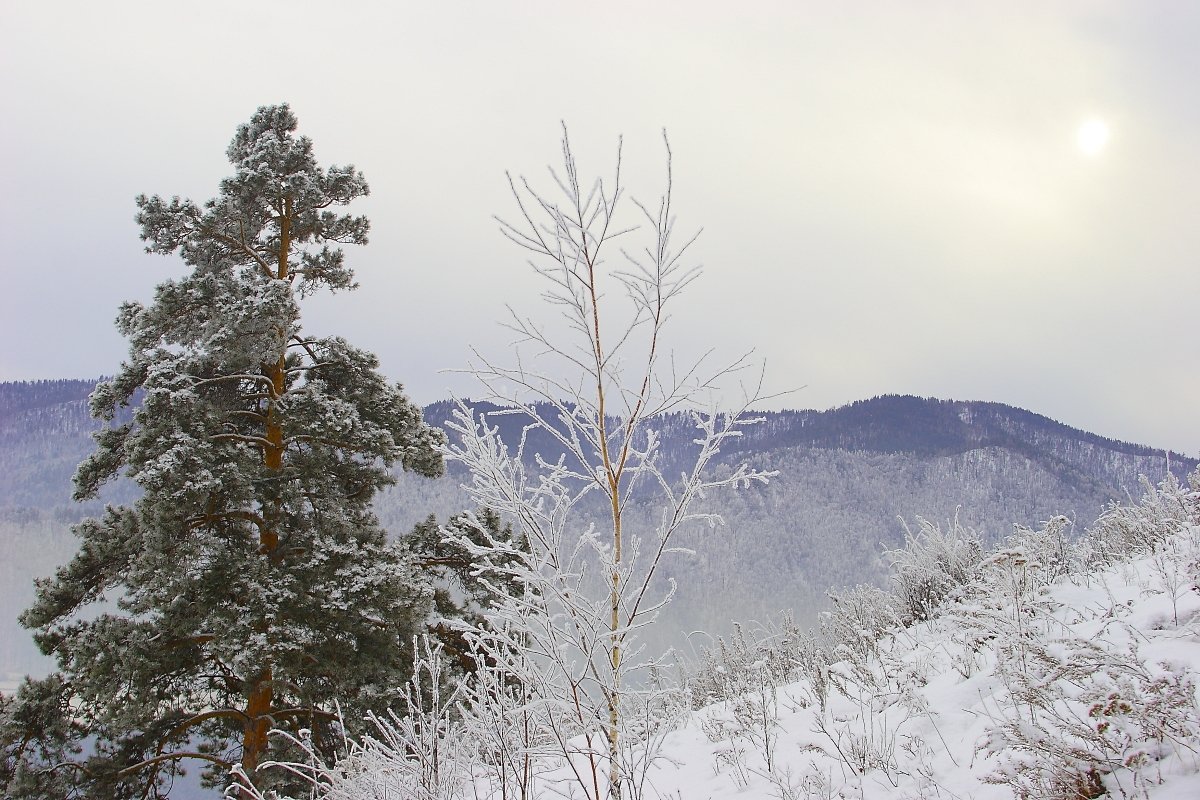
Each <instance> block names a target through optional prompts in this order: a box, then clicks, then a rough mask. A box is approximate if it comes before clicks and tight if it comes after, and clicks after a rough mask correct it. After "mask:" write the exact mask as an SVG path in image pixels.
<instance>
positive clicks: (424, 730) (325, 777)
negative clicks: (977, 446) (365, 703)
mask: <svg viewBox="0 0 1200 800" xmlns="http://www.w3.org/2000/svg"><path fill="white" fill-rule="evenodd" d="M889 555H890V557H891V560H892V564H893V567H892V569H893V585H892V587H891V590H890V591H883V590H880V589H877V588H872V587H856V588H854V589H851V590H847V591H845V592H842V593H840V594H839V595H838V596H837V597H836V598H835V603H834V608H833V610H832V611H831V612H829V613H828V614H826V615H825V617H824V619H823V621H822V626H821V628H820V629H819V630H816V631H806V630H801V629H799V628H797V627H795V626H793V625H789V624H787V622H786V621H783V622H781V623H779V624H776V625H775V626H774V627H770V628H759V629H756V630H757V632H753V631H751V630H750V629H739V631H738V632H737V634H736V635H735V636H733V637H731V638H730V639H729V640H726V641H721V640H719V641H717V642H716V643H715V646H714V647H713V648H712V649H710V650H709V651H707V653H706V654H705V655H704V657H703V658H701V659H699V660H698V661H697V662H696V663H694V664H693V665H692V666H691V669H690V672H689V673H688V674H687V676H686V680H685V681H684V684H683V686H670V685H666V682H663V681H660V682H658V683H654V682H652V683H651V684H648V685H652V686H655V687H657V688H653V689H646V690H645V691H643V692H642V693H640V694H639V693H630V694H628V695H625V696H623V698H622V706H621V708H622V710H623V714H624V715H625V717H626V726H625V732H624V734H623V737H624V738H623V739H622V741H623V742H624V743H625V744H626V747H625V748H623V749H622V761H623V762H624V763H625V764H626V771H625V773H624V774H625V776H626V777H625V780H624V784H623V792H622V796H623V798H627V800H668V799H670V800H735V799H736V800H741V798H778V799H779V800H832V799H833V798H860V800H870V799H871V798H896V799H897V800H899V799H900V798H904V799H906V800H910V799H911V800H915V799H916V798H931V799H932V798H944V799H945V800H964V799H965V798H975V800H991V799H993V798H995V800H1000V799H1001V798H1017V800H1082V798H1097V797H1128V798H1145V799H1146V800H1184V799H1185V798H1187V799H1188V800H1195V799H1196V798H1200V699H1198V696H1197V686H1198V683H1200V472H1197V473H1194V474H1193V475H1192V476H1191V479H1190V485H1189V486H1181V485H1179V484H1178V483H1177V482H1175V481H1173V480H1168V482H1167V483H1165V484H1163V485H1162V486H1161V487H1159V488H1157V489H1153V488H1149V487H1148V491H1147V494H1146V496H1145V497H1144V498H1143V499H1142V500H1141V501H1140V503H1132V502H1131V503H1130V504H1128V505H1125V506H1119V507H1114V508H1112V509H1110V510H1109V511H1108V512H1106V513H1105V514H1104V515H1103V516H1102V517H1101V518H1100V519H1099V520H1098V521H1097V522H1096V523H1095V524H1094V525H1093V526H1092V528H1090V529H1089V530H1088V531H1087V532H1085V534H1084V535H1082V536H1075V535H1074V534H1073V533H1072V532H1071V530H1070V525H1069V523H1068V522H1067V520H1066V519H1065V518H1062V517H1059V518H1055V519H1053V520H1050V521H1049V522H1047V523H1045V524H1044V525H1043V526H1042V527H1041V528H1040V529H1038V530H1030V529H1018V530H1017V531H1015V532H1014V534H1013V536H1012V537H1010V538H1009V539H1008V540H1007V541H1006V542H1004V543H1003V544H1002V545H1001V546H1000V547H998V548H997V549H994V550H992V551H991V552H985V551H984V549H983V547H982V545H981V543H980V540H979V538H978V537H977V536H975V535H974V534H973V532H971V531H970V530H967V529H964V528H961V527H959V526H958V524H957V523H956V522H954V523H951V524H950V525H949V527H948V528H946V529H944V530H943V529H942V528H941V527H939V526H937V525H932V524H930V523H927V522H925V521H921V524H920V528H919V530H918V531H916V532H915V533H913V532H910V536H909V540H908V542H907V545H906V547H905V548H904V549H903V550H900V551H896V552H893V553H891V554H889ZM436 660H437V659H436V653H433V652H432V651H431V658H430V660H429V661H428V662H427V664H428V665H429V666H430V670H429V672H428V675H429V676H431V678H432V676H434V675H437V674H439V673H440V670H439V669H438V668H437V664H436ZM414 685H416V684H414ZM422 685H424V684H422ZM497 687H498V689H499V690H493V691H492V692H491V693H490V694H489V692H488V691H480V692H476V693H475V694H474V695H472V694H471V693H470V692H467V693H465V694H460V693H459V692H460V691H461V689H462V687H460V689H459V690H458V691H455V692H454V693H453V695H452V696H451V697H449V698H448V699H445V702H441V703H440V704H438V703H435V704H434V706H433V707H432V709H433V710H432V713H427V714H424V715H421V714H410V715H409V716H408V717H405V718H397V719H396V720H394V722H393V723H389V724H385V725H383V726H381V728H380V735H379V736H378V737H377V738H374V739H372V738H370V737H368V738H367V739H365V740H363V741H361V742H358V743H355V744H354V745H352V747H351V752H350V753H349V757H348V758H346V759H344V760H343V761H342V762H340V763H339V764H338V765H336V766H333V767H321V766H319V765H318V766H317V767H316V772H317V773H318V774H319V778H320V782H321V783H322V784H323V788H322V790H321V792H320V796H321V797H324V798H328V799H329V800H359V799H360V798H361V799H362V800H368V799H371V800H379V799H380V798H391V797H417V798H422V800H434V798H437V800H452V799H453V798H474V799H475V800H480V799H481V798H496V799H497V800H498V799H499V798H505V799H507V798H512V797H520V798H522V799H523V800H534V799H535V798H536V799H537V800H542V799H544V798H572V800H574V798H581V799H582V798H591V800H599V798H604V797H607V796H608V789H607V787H606V786H605V784H604V773H605V772H606V771H607V766H606V763H605V760H606V758H607V744H606V742H605V739H604V730H605V724H604V722H606V721H600V720H597V721H596V723H597V724H596V726H595V728H594V729H593V731H592V734H591V739H590V745H589V744H588V741H589V740H588V739H587V737H585V736H578V737H576V738H574V739H565V738H561V737H560V738H557V739H556V738H555V737H554V736H553V735H551V734H548V733H545V732H546V731H553V730H554V728H553V726H549V727H545V728H543V729H542V732H539V730H538V729H537V726H538V723H537V717H538V714H553V713H556V712H555V711H554V704H553V703H549V704H547V703H545V702H544V701H543V702H541V703H539V704H524V705H522V703H521V702H520V701H519V700H518V699H517V695H518V694H519V692H515V693H514V691H513V690H515V687H514V686H512V685H511V684H505V683H503V682H501V683H499V684H497ZM420 691H426V692H428V689H427V688H426V689H422V690H420ZM446 693H447V695H449V694H450V692H449V691H447V692H446ZM502 695H503V696H502ZM426 697H428V693H427V695H426ZM489 697H491V698H500V700H498V701H497V700H495V699H488V698H489ZM456 698H457V699H456ZM472 698H474V699H472ZM473 702H474V703H475V705H472V703H473ZM564 705H565V704H564ZM414 708H431V706H429V705H428V703H427V702H426V701H420V702H416V703H414ZM635 736H641V737H642V741H643V742H649V743H650V744H649V745H645V744H642V745H637V744H633V745H632V746H629V744H630V743H631V742H633V741H634V737H635ZM564 752H571V753H573V762H574V766H575V769H571V768H570V767H569V766H568V765H567V763H566V762H565V761H564V760H563V753H564ZM589 762H590V764H589ZM297 766H299V765H297ZM590 766H595V767H596V768H595V769H590V768H589V767H590ZM301 769H302V770H307V769H308V768H307V767H302V768H301Z"/></svg>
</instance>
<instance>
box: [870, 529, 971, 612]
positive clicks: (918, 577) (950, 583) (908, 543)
mask: <svg viewBox="0 0 1200 800" xmlns="http://www.w3.org/2000/svg"><path fill="white" fill-rule="evenodd" d="M917 524H918V528H917V531H916V532H915V533H914V532H913V530H912V529H911V528H910V527H909V526H908V523H904V547H902V548H900V549H898V550H889V551H888V552H887V556H888V558H890V559H891V572H892V584H893V586H894V587H895V588H894V591H895V594H896V598H897V600H898V602H899V604H900V609H901V616H902V618H903V621H904V622H905V623H908V622H920V621H922V620H927V619H929V618H930V616H932V614H933V611H934V609H935V608H937V606H938V604H940V603H941V602H942V600H944V599H945V598H946V596H947V595H948V594H950V592H951V591H953V590H954V589H955V588H956V587H958V586H962V585H963V584H965V583H967V582H969V581H970V580H971V579H972V578H973V577H974V576H975V574H976V568H977V567H978V565H979V561H980V559H981V558H982V555H983V543H982V541H981V539H980V536H979V534H978V533H976V532H975V531H974V530H973V529H971V528H968V527H966V526H964V525H962V524H961V523H960V522H959V521H958V517H957V516H956V517H955V518H954V519H953V520H952V521H951V522H950V524H949V526H948V527H947V528H946V530H944V531H943V530H942V527H941V526H940V525H938V524H936V523H933V522H930V521H929V520H927V519H924V518H922V517H917Z"/></svg>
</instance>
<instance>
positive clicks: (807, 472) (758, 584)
mask: <svg viewBox="0 0 1200 800" xmlns="http://www.w3.org/2000/svg"><path fill="white" fill-rule="evenodd" d="M94 385H95V381H94V380H92V381H84V380H74V381H72V380H64V381H39V382H33V383H0V554H3V556H4V557H3V558H0V607H3V608H5V609H7V611H6V612H5V613H4V615H3V617H4V618H3V619H0V673H4V672H11V671H27V670H31V669H35V668H36V666H35V665H36V664H38V663H41V662H38V661H37V660H36V658H34V657H33V656H32V655H30V650H31V643H29V641H28V635H27V633H25V632H24V631H22V630H20V629H19V628H18V627H17V626H16V623H15V616H16V614H17V613H18V612H19V611H20V610H21V609H22V608H24V607H25V606H26V605H27V604H28V602H29V601H30V600H31V599H32V577H33V576H37V575H46V574H48V573H50V572H52V571H53V569H54V566H55V565H56V564H59V563H62V562H63V561H65V560H66V559H67V558H69V557H70V555H71V553H72V552H73V551H74V547H75V541H74V537H72V536H71V535H70V533H69V532H68V527H69V525H70V523H71V522H72V521H75V520H78V519H80V518H81V517H82V516H85V515H87V514H95V513H97V512H98V511H99V510H100V508H101V505H102V502H128V501H130V500H132V499H133V498H134V497H135V496H136V487H134V486H132V485H131V484H130V483H128V482H118V483H116V484H115V485H112V486H109V487H106V488H105V490H104V493H103V494H102V497H101V502H92V503H89V504H87V505H84V506H81V505H78V504H75V503H73V502H72V501H71V476H72V474H73V473H74V470H75V467H76V466H77V465H78V463H79V462H80V460H82V459H83V458H84V457H85V456H86V455H87V454H88V453H90V452H91V450H92V447H93V443H92V440H91V432H92V431H93V430H95V429H96V428H97V427H98V423H97V422H96V421H95V420H93V419H92V418H91V417H90V415H89V413H88V404H87V396H88V394H89V393H90V392H91V391H92V388H93V387H94ZM471 405H472V407H473V408H474V409H475V410H476V411H477V412H490V411H495V410H496V409H497V407H496V406H493V405H489V404H486V403H472V404H471ZM452 407H453V406H452V403H451V402H450V401H441V402H438V403H433V404H431V405H429V406H427V407H426V408H425V409H424V413H425V418H426V420H427V421H428V422H429V423H431V424H433V425H438V426H442V425H444V424H445V422H446V421H447V420H448V419H449V418H450V415H451V411H452ZM757 416H760V417H762V419H763V421H762V423H761V424H758V425H754V426H750V427H749V428H747V429H746V431H745V435H744V436H743V437H741V438H739V439H734V440H731V441H730V442H729V443H728V444H727V446H726V448H725V450H724V452H723V454H722V459H723V461H724V462H725V463H724V464H723V463H717V464H715V465H714V468H715V469H727V468H728V467H727V466H726V464H728V463H730V462H741V461H749V462H751V463H753V464H754V465H755V466H760V467H764V468H769V469H774V470H779V473H780V474H779V476H778V477H777V478H776V479H774V480H773V481H772V482H771V483H770V484H769V485H767V486H754V487H751V488H750V489H747V490H744V491H741V492H737V493H728V494H725V495H722V496H718V497H714V498H711V499H710V500H709V501H708V503H709V506H708V508H707V510H710V511H713V512H716V513H719V514H720V515H722V516H723V517H724V519H725V521H726V526H725V527H724V528H722V529H718V530H716V531H710V530H708V529H707V528H705V529H703V530H701V529H700V528H699V527H698V528H697V529H694V530H685V531H683V532H682V535H681V537H680V538H679V539H677V540H676V544H678V545H679V546H681V547H686V548H690V549H692V550H694V551H695V555H694V556H692V557H689V558H681V560H679V561H678V562H677V563H673V564H672V565H671V566H670V568H669V569H668V570H667V571H668V573H669V574H670V575H671V576H673V577H674V578H675V579H676V580H677V581H678V584H679V594H678V596H677V602H676V603H674V604H673V605H672V607H671V610H670V612H669V615H668V619H667V620H665V622H667V627H671V628H673V629H674V630H675V631H687V630H694V629H706V630H710V631H713V632H716V633H721V632H724V631H726V630H728V626H729V624H730V620H734V619H748V618H761V617H762V616H763V615H766V614H772V613H776V612H778V611H780V610H783V609H794V610H795V611H796V615H797V617H798V618H799V619H800V620H801V621H803V620H806V619H812V618H813V615H815V614H816V613H817V611H818V610H820V609H821V608H823V607H824V603H825V594H826V592H827V591H828V590H829V589H830V588H831V587H836V586H842V585H848V584H855V583H879V582H881V581H883V580H885V576H886V574H887V571H886V568H885V565H886V556H885V554H884V551H885V550H886V549H888V548H895V547H898V546H899V545H900V544H902V543H903V540H904V535H905V521H907V522H909V523H911V522H912V521H913V520H914V519H915V518H916V517H917V516H918V515H919V516H922V517H925V518H927V519H930V520H934V521H945V520H947V519H949V518H951V517H955V516H958V517H959V518H960V520H961V521H962V522H963V524H966V525H970V526H972V527H975V528H976V529H978V530H980V531H981V532H982V533H983V535H984V536H985V538H986V539H989V540H995V539H998V538H1001V537H1004V536H1005V535H1007V534H1008V533H1009V532H1011V531H1012V528H1013V525H1025V526H1036V525H1037V524H1038V523H1039V522H1041V521H1042V520H1045V519H1048V518H1050V517H1051V516H1054V515H1058V514H1066V515H1068V516H1069V517H1071V518H1072V519H1074V520H1075V521H1076V523H1077V525H1078V526H1079V527H1080V529H1082V527H1083V526H1085V525H1087V524H1090V523H1091V522H1092V521H1093V520H1094V519H1095V518H1096V517H1097V516H1098V515H1099V514H1100V512H1101V510H1102V509H1103V507H1104V506H1105V505H1106V504H1107V503H1109V502H1112V501H1119V500H1123V499H1125V498H1126V497H1128V496H1129V495H1133V496H1138V495H1140V493H1141V491H1140V488H1139V486H1138V482H1139V479H1140V478H1139V476H1142V475H1144V476H1146V477H1147V478H1149V479H1150V480H1152V481H1155V482H1157V481H1159V480H1161V479H1162V478H1163V477H1164V476H1165V474H1166V469H1167V464H1168V461H1169V463H1170V469H1171V471H1172V472H1174V473H1175V474H1176V475H1179V476H1181V477H1182V476H1184V475H1186V474H1187V473H1188V472H1190V471H1191V470H1193V469H1195V467H1196V460H1195V459H1193V458H1188V457H1186V456H1183V455H1180V454H1178V453H1169V454H1168V453H1164V452H1163V451H1160V450H1154V449H1152V448H1148V447H1144V446H1141V445H1136V444H1130V443H1126V442H1118V441H1114V440H1111V439H1107V438H1104V437H1102V436H1097V435H1095V434H1092V433H1088V432H1086V431H1082V430H1078V429H1076V428H1072V427H1070V426H1068V425H1065V424H1063V423H1060V422H1056V421H1054V420H1052V419H1049V418H1047V417H1044V416H1042V415H1039V414H1035V413H1033V412H1030V411H1025V410H1023V409H1019V408H1013V407H1011V406H1006V405H1003V404H1000V403H989V402H963V401H955V400H937V399H932V398H917V397H911V396H896V395H889V396H884V397H877V398H873V399H870V400H862V401H859V402H855V403H851V404H849V405H846V406H842V407H840V408H835V409H831V410H828V411H770V412H762V413H759V414H757ZM488 422H489V424H491V425H496V426H499V428H500V431H501V436H502V438H503V439H504V440H505V441H506V442H507V443H509V445H510V447H515V445H516V442H517V441H518V440H519V437H520V435H521V431H522V429H523V427H524V425H525V421H524V420H523V419H522V418H521V417H520V416H519V415H513V414H507V415H506V414H498V415H492V416H489V418H488ZM658 432H659V433H660V435H661V438H662V442H663V447H662V458H663V462H664V467H665V468H664V472H665V473H666V474H673V471H674V472H677V471H678V470H677V467H681V466H682V465H684V464H686V463H687V459H688V457H689V454H690V452H691V450H692V449H693V448H694V444H692V438H693V436H692V433H693V432H692V423H691V421H690V419H689V417H688V416H687V415H685V414H671V415H668V416H666V417H665V418H663V419H662V420H661V421H660V422H659V431H658ZM528 449H529V451H530V453H532V452H539V453H541V454H542V455H543V456H544V457H546V458H550V459H553V458H554V457H555V456H556V455H557V452H558V449H557V445H556V443H555V442H554V440H553V438H552V437H550V436H548V435H546V434H545V433H540V434H539V433H537V432H534V433H533V434H531V436H530V439H529V446H528ZM463 482H464V476H463V474H462V472H461V470H459V469H451V470H450V471H449V474H448V475H447V476H446V477H445V478H442V479H438V480H431V479H427V478H420V477H416V476H412V475H408V474H404V473H401V474H398V475H397V485H396V486H395V487H391V488H389V489H387V490H385V491H384V492H382V493H380V495H379V497H378V498H377V502H376V512H377V514H378V516H379V518H380V520H381V521H382V522H383V524H384V525H385V526H386V527H387V529H388V530H389V531H391V532H392V534H393V535H397V536H401V535H404V534H406V533H407V532H408V531H410V530H411V529H412V526H413V525H414V523H416V522H418V521H420V520H423V519H424V518H425V517H427V516H428V515H430V514H436V515H437V517H438V518H439V519H441V520H445V519H446V518H447V517H448V516H450V515H451V514H454V513H457V512H460V511H463V510H465V509H467V508H469V507H470V505H471V503H470V500H469V498H468V497H467V495H466V492H465V491H464V490H463V489H462V486H461V484H462V483H463ZM630 515H631V517H630V521H629V522H630V524H629V526H628V527H629V529H630V530H639V529H640V530H646V529H648V526H650V524H651V520H652V519H654V515H655V510H654V508H653V506H652V505H650V504H648V503H641V502H639V503H635V504H634V505H633V506H632V507H631V508H630ZM22 643H23V644H22Z"/></svg>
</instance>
